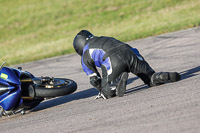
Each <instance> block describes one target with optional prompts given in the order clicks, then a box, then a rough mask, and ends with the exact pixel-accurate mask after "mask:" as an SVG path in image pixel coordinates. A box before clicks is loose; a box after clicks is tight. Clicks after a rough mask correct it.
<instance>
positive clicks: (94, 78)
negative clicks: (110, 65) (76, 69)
mask: <svg viewBox="0 0 200 133" xmlns="http://www.w3.org/2000/svg"><path fill="white" fill-rule="evenodd" d="M90 84H91V85H93V86H94V87H96V88H97V89H98V90H99V89H100V88H101V78H100V77H98V76H92V77H90Z"/></svg>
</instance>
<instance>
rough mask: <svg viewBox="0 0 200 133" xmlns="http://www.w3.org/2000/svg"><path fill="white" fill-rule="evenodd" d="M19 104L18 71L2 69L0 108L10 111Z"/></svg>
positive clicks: (19, 85) (20, 101)
mask: <svg viewBox="0 0 200 133" xmlns="http://www.w3.org/2000/svg"><path fill="white" fill-rule="evenodd" d="M21 103H22V99H21V83H20V71H19V70H17V69H12V68H8V67H3V68H2V69H1V71H0V106H2V107H3V108H4V110H11V109H12V108H14V107H16V106H18V105H19V104H21Z"/></svg>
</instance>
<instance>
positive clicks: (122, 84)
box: [116, 72, 128, 97]
mask: <svg viewBox="0 0 200 133" xmlns="http://www.w3.org/2000/svg"><path fill="white" fill-rule="evenodd" d="M127 79H128V73H127V72H124V73H122V76H121V79H120V81H119V84H118V86H117V92H116V93H117V96H118V97H123V96H124V93H125V92H126V84H127Z"/></svg>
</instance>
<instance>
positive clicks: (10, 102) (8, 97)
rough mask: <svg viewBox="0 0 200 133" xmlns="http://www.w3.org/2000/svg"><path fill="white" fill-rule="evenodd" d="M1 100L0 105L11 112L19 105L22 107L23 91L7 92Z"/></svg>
mask: <svg viewBox="0 0 200 133" xmlns="http://www.w3.org/2000/svg"><path fill="white" fill-rule="evenodd" d="M0 99H1V101H0V105H1V106H2V107H3V108H4V110H6V111H8V110H11V109H12V108H14V107H15V106H16V105H17V104H18V105H20V104H21V103H22V99H21V90H20V88H18V89H16V90H15V91H11V90H10V91H7V92H6V93H4V94H3V95H1V97H0Z"/></svg>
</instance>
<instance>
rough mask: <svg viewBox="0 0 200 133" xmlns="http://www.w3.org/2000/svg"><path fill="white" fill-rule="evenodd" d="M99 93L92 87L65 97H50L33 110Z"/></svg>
mask: <svg viewBox="0 0 200 133" xmlns="http://www.w3.org/2000/svg"><path fill="white" fill-rule="evenodd" d="M97 94H98V91H97V90H96V89H95V88H90V89H87V90H84V91H80V92H77V93H76V92H74V93H72V94H70V95H66V96H63V97H58V98H53V99H49V100H48V101H44V102H42V103H40V104H39V106H37V107H35V108H34V109H33V110H32V111H33V112H34V111H39V110H43V109H46V108H50V107H54V106H57V105H61V104H64V103H67V102H70V101H74V100H79V99H84V98H89V97H93V96H95V95H97Z"/></svg>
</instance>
